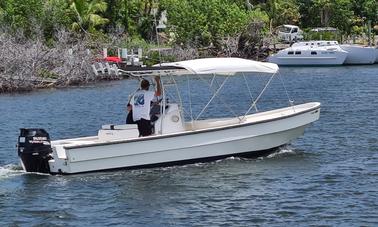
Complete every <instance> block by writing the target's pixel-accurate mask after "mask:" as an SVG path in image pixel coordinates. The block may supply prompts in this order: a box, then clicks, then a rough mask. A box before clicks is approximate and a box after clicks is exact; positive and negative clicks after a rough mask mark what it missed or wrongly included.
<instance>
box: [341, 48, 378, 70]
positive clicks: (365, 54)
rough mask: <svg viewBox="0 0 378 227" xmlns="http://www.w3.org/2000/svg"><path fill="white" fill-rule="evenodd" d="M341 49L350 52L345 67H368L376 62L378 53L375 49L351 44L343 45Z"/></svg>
mask: <svg viewBox="0 0 378 227" xmlns="http://www.w3.org/2000/svg"><path fill="white" fill-rule="evenodd" d="M340 47H341V48H342V49H343V50H345V51H347V52H348V56H347V58H346V59H345V62H344V64H345V65H368V64H374V62H375V59H376V53H375V52H376V51H375V48H373V47H365V46H360V45H350V44H342V45H340Z"/></svg>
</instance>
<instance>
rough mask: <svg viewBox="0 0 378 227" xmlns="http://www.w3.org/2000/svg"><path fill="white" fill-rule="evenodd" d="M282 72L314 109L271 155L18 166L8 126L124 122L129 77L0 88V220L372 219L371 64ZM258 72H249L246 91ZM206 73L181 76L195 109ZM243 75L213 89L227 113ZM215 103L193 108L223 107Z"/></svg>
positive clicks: (62, 127) (376, 173) (271, 95)
mask: <svg viewBox="0 0 378 227" xmlns="http://www.w3.org/2000/svg"><path fill="white" fill-rule="evenodd" d="M281 76H282V77H281V78H283V81H284V82H285V85H286V88H287V91H288V94H289V96H290V99H292V100H293V101H294V103H302V102H308V101H319V102H321V103H322V109H321V118H320V120H319V121H317V122H315V123H314V124H313V125H312V126H311V127H309V128H308V129H307V130H306V132H305V135H304V136H302V137H301V138H299V139H297V140H295V141H293V143H291V144H290V145H288V146H286V147H284V148H281V149H280V150H278V151H277V153H275V154H273V155H270V156H268V157H263V158H259V159H240V158H228V159H224V160H220V161H216V162H210V163H199V164H193V165H186V166H175V167H169V168H154V169H142V170H120V171H112V172H97V173H87V174H77V175H69V176H50V175H42V174H27V173H24V172H23V171H22V170H21V167H20V165H19V161H18V157H17V152H16V148H15V144H16V142H17V136H18V133H19V128H21V127H42V128H45V129H46V130H47V131H48V132H49V133H50V135H51V137H52V138H53V139H61V138H70V137H77V136H89V135H95V134H96V133H97V130H98V128H99V127H100V126H101V125H102V124H107V123H123V122H124V120H125V106H126V103H127V100H128V96H129V94H130V93H132V92H133V91H134V90H135V88H136V87H137V82H136V81H131V80H122V81H115V82H106V83H100V84H96V85H91V86H85V87H76V88H69V89H58V90H56V89H53V90H42V91H37V92H32V93H24V94H3V95H0V117H1V118H0V226H39V225H42V226H117V225H118V226H283V225H290V226H309V225H316V226H319V225H321V226H377V225H378V124H377V120H378V65H372V66H348V67H346V66H342V67H318V68H312V67H298V68H296V67H288V68H282V69H281ZM241 78H242V77H241ZM267 78H268V77H256V78H255V77H252V79H251V78H249V79H248V80H249V81H248V83H249V86H250V88H253V89H254V92H253V93H252V96H253V97H254V98H256V97H257V94H258V91H260V90H261V86H260V84H262V83H263V82H266V80H267ZM223 79H224V78H220V80H219V81H218V82H217V83H214V81H213V84H212V86H213V87H214V88H216V87H217V86H219V85H220V84H221V83H222V80H223ZM231 79H232V78H231ZM205 81H209V82H211V78H203V79H202V80H197V81H193V82H192V83H190V84H187V83H186V80H185V79H182V85H181V86H182V88H184V87H185V86H187V87H192V89H191V90H192V92H191V95H192V96H193V97H194V98H196V100H197V101H194V99H193V100H191V102H192V105H193V106H194V109H193V110H192V111H193V112H194V113H195V114H198V113H199V112H200V109H201V108H203V107H204V106H205V104H206V102H207V101H208V100H209V96H208V95H205V94H204V91H205V90H206V87H201V86H200V84H203V83H204V82H205ZM242 81H243V79H235V81H233V82H231V83H227V84H225V88H226V89H225V90H227V91H226V92H225V93H220V95H223V96H224V99H226V100H227V101H228V103H231V104H230V106H229V107H231V109H233V110H234V111H235V112H238V114H240V113H244V112H245V111H246V109H248V108H246V107H248V104H250V102H251V99H248V97H249V95H250V93H248V92H247V91H248V90H246V89H241V88H240V85H239V84H241V82H242ZM179 82H180V81H179ZM271 85H272V87H271V88H272V89H271V90H270V91H267V95H266V96H264V97H262V98H261V103H260V104H259V105H258V107H259V109H264V108H265V107H266V106H268V107H273V106H275V105H276V104H277V105H278V106H279V105H280V104H281V103H284V102H286V103H284V104H285V105H287V97H286V94H285V91H284V90H282V89H281V90H280V89H279V88H278V86H277V85H281V81H280V80H279V79H276V78H275V79H274V81H272V84H271ZM279 92H280V93H279ZM188 95H189V94H188V93H183V98H185V97H188ZM246 97H247V98H246ZM176 98H177V97H176ZM174 99H175V97H171V99H170V100H171V101H172V100H174ZM214 103H216V105H214V106H209V111H208V112H206V113H204V114H203V117H208V116H210V117H212V116H219V117H222V116H223V115H224V114H225V111H224V110H225V109H227V108H226V107H225V106H224V105H222V102H221V101H219V100H214ZM188 104H189V101H188V100H186V101H184V105H188ZM188 112H190V111H189V110H188V109H187V113H188ZM187 117H188V116H187Z"/></svg>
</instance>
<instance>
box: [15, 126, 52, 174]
mask: <svg viewBox="0 0 378 227" xmlns="http://www.w3.org/2000/svg"><path fill="white" fill-rule="evenodd" d="M17 153H18V156H19V157H20V160H21V165H22V168H23V169H24V170H25V171H26V172H37V173H50V167H49V160H50V159H52V157H51V154H52V149H51V143H50V136H49V134H48V133H47V132H46V131H45V130H44V129H39V128H21V129H20V135H19V137H18V143H17Z"/></svg>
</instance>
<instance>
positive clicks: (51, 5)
mask: <svg viewBox="0 0 378 227" xmlns="http://www.w3.org/2000/svg"><path fill="white" fill-rule="evenodd" d="M71 23H72V21H71V19H70V17H69V4H68V1H67V0H45V4H44V7H43V19H42V26H43V31H44V35H45V38H46V39H50V38H52V37H53V34H54V32H55V29H57V28H67V27H69V26H70V24H71Z"/></svg>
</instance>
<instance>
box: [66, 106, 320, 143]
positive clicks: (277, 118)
mask: <svg viewBox="0 0 378 227" xmlns="http://www.w3.org/2000/svg"><path fill="white" fill-rule="evenodd" d="M310 103H313V105H315V106H314V107H311V108H310V109H306V110H301V111H298V112H295V113H292V114H289V115H285V116H280V117H276V118H272V119H266V120H259V121H255V122H248V123H241V124H232V125H224V126H218V127H213V128H209V129H199V130H191V131H184V132H178V133H172V134H168V135H153V136H146V137H138V138H135V139H123V140H115V141H104V142H96V143H92V144H65V145H63V148H64V149H66V150H72V149H77V148H86V147H95V146H107V145H114V144H123V143H132V142H140V141H148V140H158V139H166V138H170V137H178V136H186V135H193V134H199V133H207V132H214V131H221V130H227V129H233V128H239V127H245V126H250V125H257V124H263V123H267V122H271V121H276V120H282V119H286V118H290V117H294V116H297V115H300V114H304V113H308V112H311V111H314V110H319V109H320V107H321V103H320V102H309V103H303V104H299V105H297V106H300V105H305V104H310ZM292 107H293V106H289V107H285V108H292ZM294 107H295V106H294ZM285 108H282V109H285ZM273 111H275V110H273ZM261 113H263V112H261Z"/></svg>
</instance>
